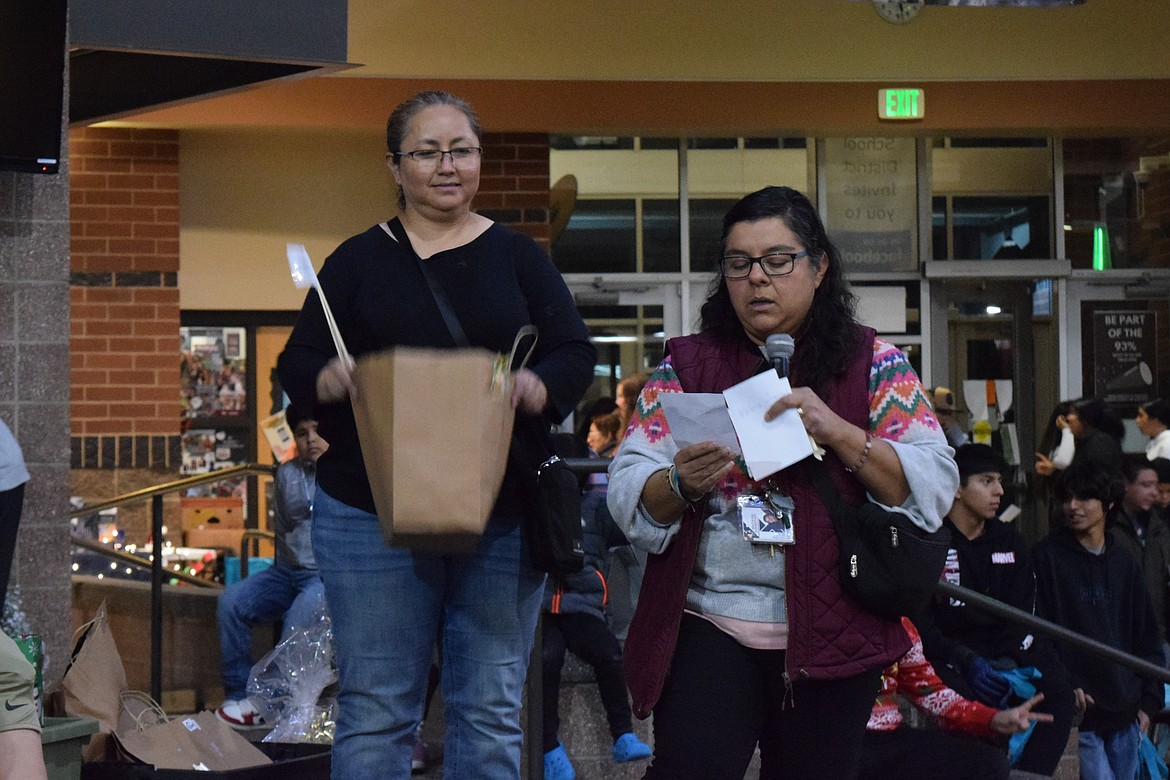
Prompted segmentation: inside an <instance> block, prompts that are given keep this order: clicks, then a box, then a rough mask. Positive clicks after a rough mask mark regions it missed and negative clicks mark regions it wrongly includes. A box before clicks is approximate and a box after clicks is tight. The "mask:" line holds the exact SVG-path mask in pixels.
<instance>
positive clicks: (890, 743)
mask: <svg viewBox="0 0 1170 780" xmlns="http://www.w3.org/2000/svg"><path fill="white" fill-rule="evenodd" d="M1009 771H1010V768H1009V767H1008V756H1007V747H1006V746H1005V747H998V746H996V745H991V744H988V743H986V742H980V741H979V740H977V739H975V738H973V737H967V736H962V735H959V734H948V733H947V732H945V731H939V730H938V729H930V730H929V731H927V730H923V729H912V728H910V727H909V726H906V725H903V726H901V727H900V728H897V729H895V730H894V731H867V732H866V733H865V740H864V741H863V742H862V744H861V771H860V772H858V774H857V777H858V780H889V779H890V778H892V777H897V778H900V780H1007V778H1008V773H1009Z"/></svg>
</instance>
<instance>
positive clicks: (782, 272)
mask: <svg viewBox="0 0 1170 780" xmlns="http://www.w3.org/2000/svg"><path fill="white" fill-rule="evenodd" d="M798 257H808V252H807V251H804V252H770V253H768V254H766V255H762V256H760V257H751V256H750V255H726V256H725V257H723V258H722V259H721V260H720V261H719V272H720V273H721V274H723V278H724V279H746V278H747V277H749V276H751V273H752V266H753V265H754V264H756V263H759V264H760V268H761V270H763V272H764V273H766V274H767V275H768V276H787V275H788V274H790V273H792V269H793V268H795V267H796V258H798Z"/></svg>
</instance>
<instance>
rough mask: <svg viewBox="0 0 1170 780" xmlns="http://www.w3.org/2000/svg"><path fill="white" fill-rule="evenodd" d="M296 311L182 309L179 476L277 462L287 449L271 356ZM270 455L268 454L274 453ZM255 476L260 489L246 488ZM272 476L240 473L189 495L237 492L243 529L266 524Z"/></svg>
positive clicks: (221, 495)
mask: <svg viewBox="0 0 1170 780" xmlns="http://www.w3.org/2000/svg"><path fill="white" fill-rule="evenodd" d="M295 316H296V315H295V312H293V313H288V312H230V311H223V312H210V311H208V312H184V313H183V315H182V327H181V328H180V329H179V334H180V337H179V341H180V373H181V378H180V393H181V398H180V405H181V410H182V411H181V415H182V441H181V448H182V465H181V467H180V470H181V473H182V474H184V475H192V474H206V473H209V472H212V471H217V470H220V469H224V468H228V467H231V466H237V465H241V464H247V463H261V464H264V463H280V462H283V461H284V460H286V459H287V458H288V457H290V456H291V454H292V452H293V451H294V446H293V442H292V435H291V432H290V431H289V430H288V428H287V425H286V424H285V423H284V417H283V414H282V413H281V410H282V409H283V407H284V397H283V392H282V391H281V389H280V387H279V381H278V380H277V379H276V376H275V372H276V359H277V357H278V356H279V354H280V351H281V350H282V349H283V348H284V343H285V342H286V341H287V339H288V333H289V331H290V330H291V323H292V321H293V320H294V319H295ZM274 453H275V454H274ZM256 479H259V489H258V490H251V491H250V490H249V484H250V483H251V484H256V483H254V482H252V480H256ZM269 483H271V480H270V479H267V478H256V477H241V478H238V479H233V480H226V481H223V482H219V483H213V484H209V485H203V486H199V487H197V488H193V489H192V490H190V491H189V492H188V496H189V497H216V498H228V497H235V498H239V499H240V500H241V501H242V503H243V508H244V515H245V518H247V526H248V527H253V528H255V527H258V528H267V527H268V521H267V518H268V515H269V505H270V501H269V500H268V495H267V494H268V493H269V492H270V484H269Z"/></svg>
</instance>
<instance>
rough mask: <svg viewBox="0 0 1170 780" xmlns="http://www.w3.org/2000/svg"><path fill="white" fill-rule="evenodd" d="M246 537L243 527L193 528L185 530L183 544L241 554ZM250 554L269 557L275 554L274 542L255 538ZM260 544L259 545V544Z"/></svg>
mask: <svg viewBox="0 0 1170 780" xmlns="http://www.w3.org/2000/svg"><path fill="white" fill-rule="evenodd" d="M243 538H244V529H243V528H215V527H213V528H207V527H202V528H192V529H191V530H189V531H184V532H183V544H184V545H186V546H187V547H207V548H211V549H216V550H230V551H231V553H232V555H239V554H240V542H242V541H243ZM251 545H252V546H251V547H250V549H249V550H248V554H249V555H253V556H261V557H265V556H267V557H269V558H271V557H272V556H273V555H274V554H275V551H274V548H273V544H272V542H271V541H270V540H268V539H255V538H254V539H253V540H252V543H251ZM257 545H258V546H257Z"/></svg>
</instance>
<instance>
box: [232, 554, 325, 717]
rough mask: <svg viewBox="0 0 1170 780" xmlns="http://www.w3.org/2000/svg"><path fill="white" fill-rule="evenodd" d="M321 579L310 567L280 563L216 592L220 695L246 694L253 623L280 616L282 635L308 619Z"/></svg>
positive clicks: (240, 697) (271, 620) (303, 625)
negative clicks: (221, 692) (295, 567)
mask: <svg viewBox="0 0 1170 780" xmlns="http://www.w3.org/2000/svg"><path fill="white" fill-rule="evenodd" d="M322 590H323V589H322V585H321V579H320V578H319V577H318V576H317V572H315V571H312V570H309V569H294V568H292V567H291V566H282V565H280V564H279V563H277V564H274V565H272V566H269V567H268V568H267V569H264V570H263V571H258V572H256V573H255V574H253V575H252V576H250V577H245V578H244V579H242V580H240V581H239V582H237V583H235V584H233V585H232V586H231V587H229V588H227V589H226V590H225V591H224V592H223V593H222V594H221V595H220V597H219V607H218V608H217V610H216V614H217V617H218V623H219V654H220V668H221V674H222V676H223V694H224V698H225V699H242V698H244V697H245V696H246V695H247V688H248V675H249V673H251V671H252V664H253V663H254V662H253V660H252V624H253V623H262V622H264V623H267V622H276V621H278V620H281V621H283V622H284V635H285V636H288V633H289V631H290V629H291V628H292V627H293V626H297V627H300V628H304V627H306V626H308V625H309V622H310V621H311V620H312V619H313V616H314V611H315V609H316V607H317V603H318V600H319V599H320V598H321V593H322Z"/></svg>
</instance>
